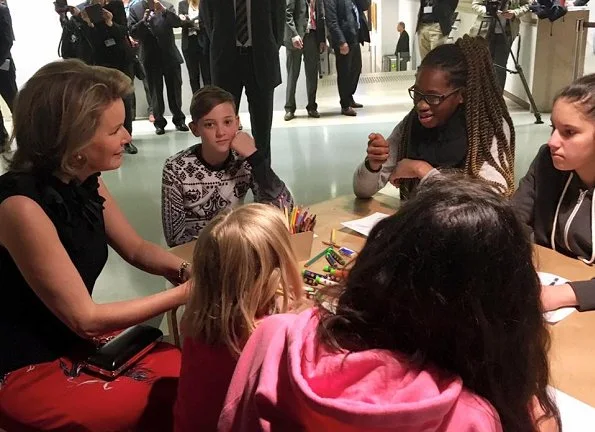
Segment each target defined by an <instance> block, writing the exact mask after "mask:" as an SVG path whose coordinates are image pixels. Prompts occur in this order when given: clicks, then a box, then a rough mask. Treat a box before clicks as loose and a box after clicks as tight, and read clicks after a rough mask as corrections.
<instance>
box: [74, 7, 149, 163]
mask: <svg viewBox="0 0 595 432" xmlns="http://www.w3.org/2000/svg"><path fill="white" fill-rule="evenodd" d="M94 4H98V5H100V6H101V7H102V12H103V22H99V23H93V22H91V21H90V19H89V17H88V15H87V13H86V11H85V8H86V7H88V6H92V5H94ZM74 15H75V17H77V16H79V17H80V18H81V19H82V20H83V21H84V22H85V24H86V26H87V29H86V34H87V36H86V37H87V38H88V40H89V42H90V43H91V46H92V49H93V64H94V65H96V66H104V67H109V68H114V69H117V70H119V71H120V72H123V73H125V74H126V76H128V78H130V80H131V81H133V80H134V61H135V55H134V52H133V49H132V46H131V45H130V40H129V39H128V26H127V19H126V11H125V9H124V4H123V3H122V2H121V1H118V0H116V1H114V0H111V1H106V0H88V1H87V2H86V3H83V4H81V5H79V7H77V8H75V9H74ZM133 94H134V93H132V94H130V95H128V96H127V97H126V98H125V99H124V107H125V110H126V118H125V120H124V127H125V128H126V130H127V131H128V133H129V134H130V136H132V121H133V119H134V112H133V100H132V98H133ZM124 151H125V152H126V153H129V154H136V153H138V149H137V148H136V146H135V145H134V144H133V143H132V141H131V142H129V143H127V144H126V145H125V146H124Z"/></svg>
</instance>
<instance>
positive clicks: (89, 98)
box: [0, 60, 188, 432]
mask: <svg viewBox="0 0 595 432" xmlns="http://www.w3.org/2000/svg"><path fill="white" fill-rule="evenodd" d="M130 92H132V85H131V82H130V79H129V78H127V77H126V75H124V74H123V73H122V72H119V71H117V70H115V69H107V68H103V67H95V66H87V65H85V64H84V63H82V62H80V61H78V60H67V61H58V62H53V63H50V64H48V65H46V66H44V67H42V68H41V69H40V70H39V71H37V72H36V73H35V74H34V75H33V77H31V79H29V81H27V83H26V84H25V85H24V86H23V88H22V89H21V90H20V92H19V94H18V95H17V100H16V104H15V109H14V117H13V121H14V131H13V134H14V137H15V139H16V144H17V150H16V153H15V154H14V156H13V158H12V160H10V165H9V171H8V172H7V173H6V174H4V175H2V176H0V220H1V221H2V223H1V224H0V284H1V286H2V290H1V293H2V302H1V304H2V307H1V312H2V313H0V340H1V341H2V343H3V345H2V349H1V350H0V429H5V430H9V431H29V430H36V431H38V430H77V431H78V430H89V431H91V430H92V431H124V430H126V431H134V430H139V431H143V432H144V431H153V430H155V431H165V430H170V429H171V427H172V404H173V400H174V398H175V386H176V382H177V377H178V376H179V370H180V353H179V351H178V350H177V349H175V348H174V347H172V346H170V345H167V344H160V345H158V347H157V348H156V349H154V350H153V351H151V352H150V353H149V354H148V355H147V356H146V357H144V358H143V359H142V360H140V361H139V362H138V363H136V364H135V365H133V366H132V368H130V369H128V370H127V371H126V372H125V373H124V374H123V375H121V376H119V377H118V378H116V379H115V380H111V381H107V380H104V379H101V378H98V377H96V376H91V375H89V374H87V373H86V372H84V371H81V367H80V365H81V361H84V360H85V359H86V358H87V357H89V355H90V354H92V353H94V352H95V349H96V345H98V344H99V343H100V342H101V340H102V339H104V336H105V335H107V334H110V333H112V332H114V331H118V330H122V329H125V328H127V327H130V326H133V325H135V324H139V323H142V322H144V321H147V320H148V319H150V318H153V317H155V316H157V315H160V314H162V313H164V312H166V311H167V310H169V309H171V308H173V307H176V306H179V305H182V304H184V303H185V302H186V298H187V293H188V288H187V285H186V284H183V285H181V286H178V287H176V288H173V289H171V290H168V291H167V292H161V293H157V294H154V295H151V296H147V297H144V298H138V299H133V300H126V301H119V302H112V303H106V304H98V303H96V302H95V301H94V300H93V298H92V293H93V287H94V285H95V281H96V280H97V278H98V277H99V275H100V273H101V271H102V270H103V267H104V266H105V263H106V261H107V256H108V245H109V246H111V247H112V248H113V249H114V250H115V251H116V252H117V253H118V254H119V255H120V256H121V257H122V258H123V259H124V260H126V261H127V262H128V263H130V264H131V265H133V266H135V267H136V268H138V269H141V270H143V271H146V272H148V273H151V274H155V275H159V276H163V277H165V278H167V279H168V280H170V281H171V282H173V283H180V282H182V281H183V280H185V279H187V267H188V263H185V262H183V261H182V260H181V259H179V258H177V257H175V256H174V255H172V254H170V253H168V252H166V251H165V250H163V249H162V248H160V247H159V246H157V245H155V244H152V243H149V242H147V241H145V240H143V239H142V238H141V237H140V236H139V235H138V234H137V233H136V231H135V230H134V229H133V228H132V226H130V223H129V222H128V221H127V220H126V217H125V216H124V214H123V213H122V212H121V210H120V209H119V207H118V205H117V203H116V202H115V200H114V199H113V198H112V196H111V195H110V193H109V191H108V190H107V188H106V186H105V185H104V183H103V182H102V181H101V178H100V175H101V172H102V171H109V170H115V169H118V168H119V167H120V165H121V163H122V153H123V152H124V146H125V145H126V143H128V142H129V141H130V135H129V134H128V132H127V131H126V129H125V128H124V103H123V101H122V99H123V98H124V97H126V96H127V95H128V94H130ZM32 400H34V401H35V402H34V403H31V401H32ZM152 404H154V405H155V406H152Z"/></svg>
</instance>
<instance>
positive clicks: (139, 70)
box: [122, 0, 155, 123]
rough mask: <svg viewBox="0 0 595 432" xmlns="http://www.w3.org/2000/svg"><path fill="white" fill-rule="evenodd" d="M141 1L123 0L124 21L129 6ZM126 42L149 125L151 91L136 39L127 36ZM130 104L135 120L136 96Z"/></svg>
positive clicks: (151, 120)
mask: <svg viewBox="0 0 595 432" xmlns="http://www.w3.org/2000/svg"><path fill="white" fill-rule="evenodd" d="M139 1H141V0H123V2H122V3H124V10H125V11H126V19H127V20H128V18H129V16H130V13H129V12H130V6H132V5H133V4H134V3H137V2H139ZM128 40H129V41H130V46H131V47H132V50H133V52H134V75H135V77H136V78H138V79H139V80H141V81H142V82H143V89H144V91H145V100H146V101H147V115H148V116H149V121H150V122H151V123H153V122H155V116H154V115H153V107H152V106H151V91H150V90H149V82H148V81H147V74H146V73H145V68H144V67H143V64H142V63H141V61H140V60H139V58H138V51H139V45H140V44H139V43H138V41H137V40H136V39H134V38H133V37H132V36H130V35H128ZM132 103H133V109H132V110H133V112H134V119H135V120H136V95H135V94H134V93H133V94H132Z"/></svg>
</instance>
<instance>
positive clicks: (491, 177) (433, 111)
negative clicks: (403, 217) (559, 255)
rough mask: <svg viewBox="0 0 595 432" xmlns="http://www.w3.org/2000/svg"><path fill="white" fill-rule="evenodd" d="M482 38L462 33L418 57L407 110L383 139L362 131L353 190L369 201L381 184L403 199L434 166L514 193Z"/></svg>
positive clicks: (500, 102) (507, 142)
mask: <svg viewBox="0 0 595 432" xmlns="http://www.w3.org/2000/svg"><path fill="white" fill-rule="evenodd" d="M501 93H502V91H501V89H500V87H499V86H498V83H497V82H496V78H495V75H494V68H493V66H492V60H491V57H490V53H489V51H488V47H487V44H486V41H485V40H484V39H482V38H479V37H470V36H467V35H465V36H463V37H462V38H461V39H459V40H457V42H456V43H455V44H447V45H442V46H439V47H437V48H435V49H434V50H432V51H430V53H429V54H428V55H427V56H426V57H425V58H424V60H423V61H422V63H421V66H420V68H419V71H418V73H417V77H416V81H415V85H414V86H413V87H411V88H410V89H409V95H410V96H411V98H412V99H413V102H414V107H413V109H412V110H411V112H410V113H409V114H407V115H406V116H405V118H404V119H403V120H402V121H401V122H400V123H399V124H398V125H397V126H396V127H395V129H394V130H393V132H392V133H391V135H390V136H389V137H388V139H386V140H385V139H384V137H383V136H382V135H381V134H379V133H372V134H370V136H369V137H368V138H369V141H368V149H367V153H368V155H367V157H366V159H365V161H364V162H363V163H362V164H361V165H360V166H359V167H358V168H357V170H356V172H355V175H354V181H353V189H354V192H355V195H356V196H357V197H359V198H369V197H371V196H372V195H374V194H375V193H376V192H378V191H379V190H380V189H381V188H383V187H384V186H385V185H386V184H387V183H388V182H389V181H390V182H391V183H393V184H395V186H398V187H400V191H401V198H403V199H406V198H408V196H409V194H410V192H411V191H412V190H413V189H414V188H415V187H416V186H417V184H418V183H419V182H420V180H423V179H424V178H426V177H427V176H430V175H434V174H435V173H437V172H438V170H440V169H455V170H460V171H463V172H465V173H466V174H468V175H470V176H472V177H476V178H481V179H483V180H485V181H487V182H488V183H490V184H491V185H492V186H493V187H494V188H495V189H496V190H497V191H498V192H500V193H501V194H502V195H505V196H509V195H511V194H512V192H513V190H514V128H513V125H512V120H511V118H510V114H509V113H508V109H507V108H506V104H505V102H504V98H503V97H502V94H501Z"/></svg>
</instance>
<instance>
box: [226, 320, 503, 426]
mask: <svg viewBox="0 0 595 432" xmlns="http://www.w3.org/2000/svg"><path fill="white" fill-rule="evenodd" d="M317 324H318V319H317V317H316V314H315V310H314V309H309V310H307V311H305V312H302V313H301V314H299V315H289V314H283V315H273V316H271V317H268V318H266V319H265V320H264V321H262V323H261V324H260V325H259V327H258V328H257V329H256V331H255V332H254V333H253V335H252V336H251V337H250V339H249V341H248V343H247V344H246V346H245V348H244V350H243V351H242V355H241V357H240V360H239V362H238V364H237V366H236V370H235V372H234V376H233V378H232V381H231V384H230V387H229V390H228V393H227V397H226V399H225V403H224V408H223V411H222V412H221V416H220V417H219V425H218V430H219V431H250V432H253V431H283V432H288V431H304V430H306V431H316V432H318V431H321V432H326V431H332V432H356V431H357V432H366V431H369V432H377V431H378V432H380V431H399V432H471V431H477V432H492V431H494V432H497V431H502V427H501V425H500V421H499V417H498V414H497V413H496V411H495V410H494V408H493V407H492V406H491V405H490V404H489V403H488V402H487V401H485V400H484V399H482V398H481V397H479V396H477V395H475V394H473V393H471V392H470V391H469V390H467V389H466V388H464V387H463V383H462V381H461V379H460V378H458V377H456V376H452V375H449V374H447V373H445V372H442V371H440V370H439V369H437V368H431V367H429V368H426V369H421V370H420V369H418V368H416V367H414V366H412V365H411V364H410V363H409V362H408V361H407V359H406V358H405V356H402V355H398V354H395V353H393V352H390V351H386V350H378V349H375V350H368V351H362V352H356V353H352V354H349V355H347V354H346V353H345V352H342V353H334V352H331V351H329V350H328V349H326V347H325V346H324V345H323V344H320V343H318V342H317V338H316V326H317Z"/></svg>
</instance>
